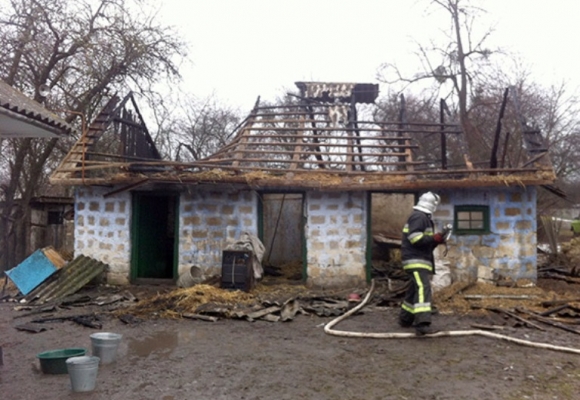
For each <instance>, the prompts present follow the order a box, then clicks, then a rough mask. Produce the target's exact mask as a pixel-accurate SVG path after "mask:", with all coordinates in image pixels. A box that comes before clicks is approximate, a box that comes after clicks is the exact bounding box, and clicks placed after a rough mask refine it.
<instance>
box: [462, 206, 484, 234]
mask: <svg viewBox="0 0 580 400" xmlns="http://www.w3.org/2000/svg"><path fill="white" fill-rule="evenodd" d="M454 221H455V232H456V233H457V234H480V233H488V232H489V207H488V206H469V205H464V206H455V218H454Z"/></svg>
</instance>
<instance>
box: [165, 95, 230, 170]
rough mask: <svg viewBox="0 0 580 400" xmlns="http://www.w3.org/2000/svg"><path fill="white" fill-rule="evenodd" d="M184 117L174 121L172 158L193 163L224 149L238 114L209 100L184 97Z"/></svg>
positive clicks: (213, 100) (211, 98) (214, 100)
mask: <svg viewBox="0 0 580 400" xmlns="http://www.w3.org/2000/svg"><path fill="white" fill-rule="evenodd" d="M181 109H182V113H183V115H184V116H183V117H181V118H179V119H177V120H176V121H174V127H173V135H172V137H173V138H174V140H175V142H174V144H173V146H172V147H173V158H174V159H175V160H177V161H195V160H199V159H202V158H204V157H207V156H209V155H211V154H213V153H215V152H216V151H217V150H219V149H220V148H221V147H223V146H224V145H225V144H226V143H227V142H228V140H229V139H230V136H231V135H232V134H233V133H234V130H235V129H236V127H237V126H238V123H239V122H240V116H239V114H238V112H237V111H236V110H234V109H232V108H230V107H226V106H223V105H220V104H219V102H218V101H217V100H216V99H215V98H214V97H213V96H210V97H208V98H205V99H196V98H193V97H191V96H189V97H187V98H186V99H185V100H184V101H183V102H182V104H181Z"/></svg>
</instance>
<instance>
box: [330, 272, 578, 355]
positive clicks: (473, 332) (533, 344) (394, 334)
mask: <svg viewBox="0 0 580 400" xmlns="http://www.w3.org/2000/svg"><path fill="white" fill-rule="evenodd" d="M374 288H375V281H374V280H372V281H371V287H370V289H369V291H368V293H367V294H366V296H365V297H364V299H363V300H362V301H361V302H360V304H359V305H357V306H356V307H354V308H353V309H351V310H349V311H347V312H346V313H344V314H343V315H341V316H339V317H337V318H335V319H333V320H332V321H330V322H329V323H328V324H326V325H325V326H324V332H325V333H327V334H329V335H334V336H343V337H356V338H372V339H409V338H419V337H420V338H423V337H430V338H434V337H443V336H485V337H489V338H493V339H501V340H505V341H508V342H512V343H517V344H521V345H524V346H530V347H536V348H540V349H548V350H556V351H563V352H566V353H574V354H580V349H575V348H572V347H562V346H556V345H553V344H548V343H537V342H531V341H529V340H523V339H517V338H513V337H510V336H505V335H498V334H497V333H492V332H487V331H483V330H467V331H440V332H437V333H431V334H428V335H423V336H417V335H416V334H414V333H402V332H384V333H373V332H349V331H339V330H336V329H332V327H333V326H335V325H336V324H338V323H339V322H341V321H343V320H345V319H346V318H348V317H350V316H351V315H353V314H354V313H356V312H357V311H358V310H360V309H361V308H363V307H364V306H365V305H366V303H367V302H368V301H369V299H370V297H371V295H372V293H373V290H374Z"/></svg>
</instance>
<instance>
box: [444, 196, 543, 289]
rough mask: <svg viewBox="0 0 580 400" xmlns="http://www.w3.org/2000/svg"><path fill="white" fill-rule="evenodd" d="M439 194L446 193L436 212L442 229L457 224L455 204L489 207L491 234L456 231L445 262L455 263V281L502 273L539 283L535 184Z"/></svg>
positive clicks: (450, 242) (452, 268) (451, 264)
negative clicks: (455, 220) (454, 222)
mask: <svg viewBox="0 0 580 400" xmlns="http://www.w3.org/2000/svg"><path fill="white" fill-rule="evenodd" d="M438 193H440V194H441V197H442V199H441V203H442V204H441V205H440V206H439V208H438V210H437V212H436V214H435V216H434V219H435V221H436V224H437V225H438V229H441V228H442V226H443V224H447V223H453V218H454V207H455V206H458V205H483V206H488V207H489V213H490V232H489V233H488V234H481V235H457V234H455V235H453V236H452V238H451V239H450V241H449V243H448V245H449V251H448V254H447V256H446V260H447V261H449V262H450V266H451V270H452V273H453V275H454V277H455V280H467V279H474V278H479V279H483V280H487V279H491V277H492V274H493V273H494V272H497V273H500V274H501V275H503V276H509V277H511V278H512V279H530V280H532V281H536V279H537V250H536V248H537V239H536V229H537V222H536V198H537V190H536V188H535V187H506V188H470V189H455V190H448V191H438ZM440 248H441V246H440ZM439 253H441V252H439ZM439 257H442V254H439Z"/></svg>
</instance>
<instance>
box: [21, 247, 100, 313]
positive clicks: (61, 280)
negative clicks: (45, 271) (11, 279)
mask: <svg viewBox="0 0 580 400" xmlns="http://www.w3.org/2000/svg"><path fill="white" fill-rule="evenodd" d="M107 267H108V266H107V265H106V264H103V263H102V262H100V261H97V260H95V259H93V258H90V257H86V256H82V255H81V256H78V257H77V258H75V259H74V260H72V261H71V262H70V263H68V264H67V265H66V266H64V267H63V268H61V269H60V270H58V271H57V272H56V273H54V274H53V275H52V276H50V277H49V278H48V279H47V280H46V282H44V283H42V284H41V285H40V286H38V287H37V288H36V289H35V290H34V291H32V292H31V293H30V294H28V296H26V300H27V301H28V302H33V301H34V302H39V303H45V302H47V301H50V300H56V299H60V298H64V297H66V296H69V295H71V294H74V293H75V292H77V291H78V290H79V289H81V288H82V287H83V286H85V285H86V284H87V283H89V282H90V281H92V280H93V279H94V278H96V277H97V276H99V275H100V274H102V273H103V272H104V271H105V270H106V269H107Z"/></svg>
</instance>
